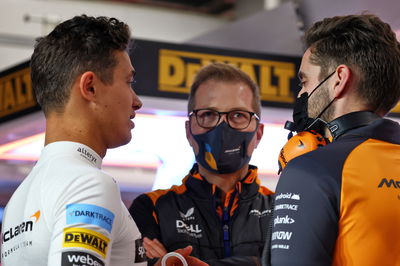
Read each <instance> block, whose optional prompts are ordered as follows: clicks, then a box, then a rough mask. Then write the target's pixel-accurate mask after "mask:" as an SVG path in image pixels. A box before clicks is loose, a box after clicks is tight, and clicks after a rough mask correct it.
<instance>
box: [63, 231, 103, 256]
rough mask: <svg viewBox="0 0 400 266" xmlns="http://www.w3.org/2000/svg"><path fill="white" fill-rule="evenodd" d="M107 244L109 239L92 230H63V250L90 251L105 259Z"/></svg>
mask: <svg viewBox="0 0 400 266" xmlns="http://www.w3.org/2000/svg"><path fill="white" fill-rule="evenodd" d="M109 242H110V239H109V238H107V237H106V236H104V235H102V234H100V233H98V232H96V231H93V230H89V229H84V228H65V229H64V241H63V247H65V248H85V249H90V250H93V251H95V252H97V253H98V254H100V255H101V256H102V257H103V258H105V257H106V254H107V247H108V243H109Z"/></svg>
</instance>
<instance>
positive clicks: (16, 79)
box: [0, 68, 36, 117]
mask: <svg viewBox="0 0 400 266" xmlns="http://www.w3.org/2000/svg"><path fill="white" fill-rule="evenodd" d="M35 105H36V101H35V99H34V97H33V90H32V84H31V79H30V68H24V69H21V70H18V71H16V72H14V73H12V74H9V75H6V76H4V77H1V78H0V117H4V116H7V115H9V114H12V113H16V112H18V111H21V110H24V109H27V108H29V107H33V106H35Z"/></svg>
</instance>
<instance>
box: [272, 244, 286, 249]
mask: <svg viewBox="0 0 400 266" xmlns="http://www.w3.org/2000/svg"><path fill="white" fill-rule="evenodd" d="M271 249H290V246H289V245H281V244H279V245H278V244H274V245H272V246H271Z"/></svg>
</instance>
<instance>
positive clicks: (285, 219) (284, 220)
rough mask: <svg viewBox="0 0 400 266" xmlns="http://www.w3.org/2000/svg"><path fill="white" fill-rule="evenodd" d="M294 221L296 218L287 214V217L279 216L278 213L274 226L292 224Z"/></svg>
mask: <svg viewBox="0 0 400 266" xmlns="http://www.w3.org/2000/svg"><path fill="white" fill-rule="evenodd" d="M294 222H295V220H294V219H293V218H290V217H289V215H286V216H285V217H279V215H278V216H276V217H275V219H274V226H275V225H277V224H292V223H294Z"/></svg>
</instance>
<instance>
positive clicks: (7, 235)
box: [1, 210, 40, 243]
mask: <svg viewBox="0 0 400 266" xmlns="http://www.w3.org/2000/svg"><path fill="white" fill-rule="evenodd" d="M39 218H40V210H38V211H37V212H35V213H34V214H33V215H31V216H30V217H29V220H26V221H23V222H22V223H20V224H18V225H16V226H13V227H11V228H9V229H8V230H6V231H4V233H3V234H2V235H1V242H2V243H4V242H7V241H9V240H11V239H13V238H14V237H16V236H18V235H20V234H22V233H25V232H30V231H32V230H33V224H34V223H37V222H38V221H39Z"/></svg>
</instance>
